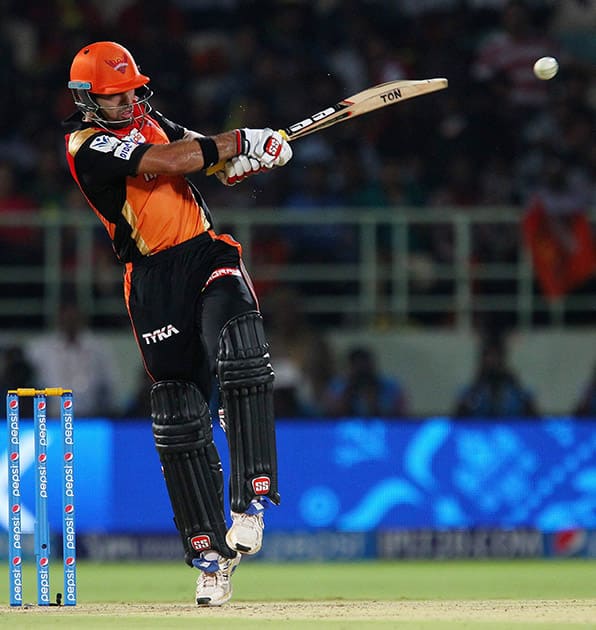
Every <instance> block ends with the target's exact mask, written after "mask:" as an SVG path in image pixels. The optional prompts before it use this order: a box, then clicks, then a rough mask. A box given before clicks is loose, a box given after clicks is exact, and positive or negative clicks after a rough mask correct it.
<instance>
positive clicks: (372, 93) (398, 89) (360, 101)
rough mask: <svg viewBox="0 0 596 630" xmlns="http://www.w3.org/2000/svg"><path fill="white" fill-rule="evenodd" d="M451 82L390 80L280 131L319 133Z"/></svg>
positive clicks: (300, 134) (209, 172)
mask: <svg viewBox="0 0 596 630" xmlns="http://www.w3.org/2000/svg"><path fill="white" fill-rule="evenodd" d="M447 84H448V82H447V79H445V78H436V79H420V80H400V81H388V82H387V83H380V84H379V85H375V86H373V87H370V88H368V89H366V90H363V91H362V92H358V93H357V94H354V95H353V96H349V97H348V98H344V99H343V100H341V101H339V103H336V104H335V105H333V106H332V107H327V108H326V109H323V110H321V111H320V112H317V113H316V114H312V116H309V117H308V118H305V119H304V120H301V121H300V122H297V123H294V124H293V125H290V126H289V127H286V128H285V129H280V130H279V132H280V133H281V134H282V135H283V136H284V137H285V138H286V140H288V141H290V142H291V141H293V140H297V139H298V138H303V137H304V136H307V135H309V134H311V133H314V132H315V131H321V130H322V129H326V128H327V127H331V126H332V125H336V124H337V123H340V122H344V121H346V120H349V119H352V118H356V117H357V116H361V115H362V114H366V113H368V112H372V111H374V110H376V109H381V108H382V107H387V106H388V105H394V104H396V103H401V102H402V101H406V100H408V99H410V98H414V97H415V96H421V95H422V94H430V93H431V92H437V91H438V90H444V89H445V88H446V87H447ZM223 167H224V160H222V161H220V162H218V163H217V164H214V165H213V166H211V167H210V168H208V169H207V175H212V174H213V173H216V172H217V171H220V170H221V169H223Z"/></svg>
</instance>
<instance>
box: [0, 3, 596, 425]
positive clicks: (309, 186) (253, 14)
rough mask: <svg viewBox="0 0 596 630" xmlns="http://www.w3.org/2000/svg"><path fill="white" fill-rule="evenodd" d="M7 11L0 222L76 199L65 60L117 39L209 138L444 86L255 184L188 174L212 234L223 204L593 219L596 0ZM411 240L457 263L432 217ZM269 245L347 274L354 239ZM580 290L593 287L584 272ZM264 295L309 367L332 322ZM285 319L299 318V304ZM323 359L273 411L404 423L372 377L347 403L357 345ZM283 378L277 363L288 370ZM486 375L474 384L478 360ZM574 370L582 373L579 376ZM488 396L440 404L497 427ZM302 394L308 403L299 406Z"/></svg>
mask: <svg viewBox="0 0 596 630" xmlns="http://www.w3.org/2000/svg"><path fill="white" fill-rule="evenodd" d="M0 8H1V10H2V21H1V24H0V50H1V56H2V64H1V66H0V81H1V85H2V88H3V94H4V97H3V98H2V99H1V100H0V213H2V212H4V211H6V212H8V211H14V210H18V211H19V212H22V213H23V214H24V215H25V214H26V213H36V212H39V211H48V210H52V209H59V210H61V211H69V209H71V210H72V212H80V211H81V209H82V208H83V207H84V203H83V200H82V199H81V197H80V193H79V192H78V190H77V189H76V187H75V186H74V185H73V183H72V180H71V178H70V175H69V174H68V171H67V167H66V161H65V158H64V148H63V137H62V132H61V128H60V122H61V120H62V119H64V118H66V117H67V116H68V115H69V114H70V113H71V112H72V111H73V103H72V97H71V95H70V93H69V91H68V90H67V88H66V83H67V81H68V70H69V67H70V63H71V61H72V58H73V56H74V54H75V53H76V52H77V51H78V50H79V49H80V48H81V47H82V46H84V45H85V44H87V43H89V42H92V41H97V40H114V41H118V42H119V43H122V44H123V45H125V46H126V47H128V48H129V49H130V50H131V52H132V53H133V55H134V57H135V58H136V60H137V62H138V63H139V65H140V66H141V70H142V71H143V72H144V73H146V74H148V75H149V76H150V77H151V87H152V88H153V89H154V90H155V96H154V98H153V101H152V103H153V106H154V107H155V108H156V109H158V110H160V111H161V112H162V113H164V114H165V115H166V117H168V118H171V119H172V120H174V121H176V122H179V123H181V124H183V125H184V126H186V127H188V128H192V129H196V130H198V131H200V132H202V133H205V134H210V133H217V132H219V131H223V130H227V129H232V128H235V127H238V126H251V127H262V126H271V127H274V128H279V127H284V126H287V125H289V124H291V123H293V122H296V121H299V120H301V119H303V118H304V117H305V116H307V115H309V114H310V113H312V112H315V111H318V110H320V109H323V108H325V107H327V106H329V105H331V104H334V103H335V102H337V101H339V100H340V99H341V98H343V97H346V96H349V95H351V94H354V93H355V92H358V91H360V90H362V89H365V88H366V87H369V86H371V85H373V84H376V83H381V82H385V81H391V80H395V79H421V78H430V77H447V78H448V79H449V88H448V90H447V91H445V92H442V93H440V96H439V95H431V96H428V97H423V98H420V99H416V100H415V101H410V102H408V103H403V104H402V105H400V106H399V107H391V108H387V109H386V110H381V111H380V112H377V113H375V114H374V115H370V116H367V117H362V118H360V119H357V120H355V121H353V122H352V123H350V124H347V125H339V126H337V127H334V130H333V132H331V131H329V132H327V133H321V134H314V135H313V136H310V137H309V138H306V139H304V140H301V141H300V142H296V143H295V144H294V145H293V148H294V152H295V156H294V160H293V162H292V167H291V168H288V169H280V170H279V171H277V172H273V173H271V174H267V175H266V177H267V179H266V180H265V179H264V177H265V176H259V177H257V178H254V181H253V182H250V183H248V182H247V183H245V184H244V185H240V186H236V187H234V188H231V189H230V188H225V187H223V186H221V184H220V183H219V182H218V181H216V179H215V178H206V177H204V176H202V175H199V176H193V179H194V180H195V181H196V183H197V184H198V186H199V188H200V190H201V192H202V193H203V195H204V196H205V198H206V200H207V203H208V204H209V206H210V208H211V210H212V212H213V214H214V218H215V221H216V224H217V216H218V209H220V208H227V209H230V208H232V209H233V208H239V209H246V210H247V211H251V210H252V211H254V212H258V211H259V209H260V208H263V207H266V208H275V209H278V210H279V211H283V210H284V209H293V210H301V211H312V212H317V211H318V210H320V209H321V208H336V207H341V208H353V209H358V208H362V209H363V211H365V210H364V209H371V208H391V207H396V206H407V207H409V208H418V209H419V210H420V212H421V213H424V212H425V210H427V209H441V208H445V209H449V208H452V207H458V208H460V209H467V210H468V211H469V212H474V211H478V210H479V209H481V208H482V207H495V206H509V207H516V208H519V212H520V220H521V217H522V214H523V212H524V211H525V210H526V209H527V208H529V207H531V206H532V204H535V203H536V202H537V201H536V200H539V202H540V204H541V206H542V207H543V208H545V209H546V211H547V213H549V214H550V215H551V216H553V217H555V218H556V219H557V220H562V221H563V223H564V220H565V218H566V217H570V216H577V214H578V213H579V214H582V213H589V212H590V211H591V209H592V208H593V207H594V203H595V201H596V184H595V182H596V179H595V177H594V176H595V175H596V148H595V145H594V142H593V136H592V133H593V128H594V116H595V112H596V72H595V68H596V63H595V62H596V37H594V35H595V32H596V3H592V2H586V1H583V0H566V1H565V2H558V1H555V0H552V1H546V0H541V1H538V0H536V1H532V0H527V1H525V2H521V1H513V2H512V1H506V0H403V1H400V2H396V1H389V0H313V1H310V2H307V1H302V0H279V1H274V0H212V1H210V0H172V1H169V2H159V3H157V2H143V1H139V0H82V1H74V0H70V1H69V0H47V1H44V2H41V1H34V0H32V1H29V2H20V1H17V0H1V1H0ZM545 55H549V56H555V57H557V58H558V59H559V63H560V65H561V71H560V73H559V76H558V77H557V78H556V80H553V81H550V82H547V81H538V80H537V79H536V78H535V77H534V76H533V74H532V71H531V69H532V65H533V63H534V61H535V60H536V59H538V58H539V57H542V56H545ZM85 211H87V210H85ZM517 232H518V227H517V226H514V227H513V228H510V227H503V228H502V229H494V226H493V228H491V227H490V226H486V227H484V228H483V227H482V226H481V227H479V228H478V229H477V230H476V231H475V233H474V239H473V243H472V255H473V256H474V258H475V259H476V260H481V261H485V262H486V261H487V262H496V263H507V262H511V261H513V260H515V258H516V257H517V256H518V249H517V242H518V236H517ZM419 236H420V238H419V240H418V241H416V240H415V242H414V244H413V247H418V248H420V250H421V251H424V253H425V254H426V255H427V256H428V257H429V258H430V259H432V260H433V261H437V262H441V261H448V260H450V259H452V258H453V256H454V251H453V234H452V233H451V232H450V231H449V229H446V228H445V227H444V226H440V225H439V226H436V227H435V228H432V229H429V230H425V231H424V233H421V234H420V235H419ZM267 237H268V240H267V241H266V242H265V243H264V253H263V256H264V257H265V259H267V258H268V257H269V258H270V259H271V260H274V259H275V257H276V256H277V255H278V254H279V252H280V251H282V252H283V256H284V257H285V259H287V260H288V261H289V262H298V263H300V262H301V261H302V260H308V261H313V260H315V261H318V262H321V263H325V262H331V261H338V260H345V261H348V262H349V260H350V256H351V255H352V253H353V250H354V248H355V245H354V242H353V234H351V233H350V232H349V230H345V229H343V228H340V227H337V228H336V229H334V228H333V226H331V227H329V229H328V230H316V231H313V230H309V229H308V228H307V227H304V228H303V229H302V230H291V231H288V230H285V231H284V230H283V229H279V230H276V231H274V232H273V233H270V234H268V235H267ZM95 246H96V247H97V250H98V251H97V252H96V253H95V261H96V264H97V265H105V266H106V267H108V268H110V267H111V266H113V265H115V263H114V261H113V259H112V253H111V250H110V246H109V244H108V240H107V237H105V238H104V235H103V234H101V235H100V236H98V243H97V244H96V245H95ZM65 247H66V248H67V249H68V247H74V245H73V244H70V245H69V243H68V242H67V243H66V245H65ZM38 255H39V254H38V249H37V246H36V243H35V237H34V236H33V235H32V232H31V231H30V230H28V229H27V228H26V227H25V226H24V227H23V228H22V229H19V230H11V231H10V232H5V231H4V230H2V229H1V228H0V264H2V265H6V264H26V263H27V262H28V261H31V260H32V259H35V258H36V257H38ZM579 290H581V291H583V292H584V293H585V294H586V295H592V294H593V292H594V290H595V286H594V279H593V277H588V278H587V280H586V282H584V283H583V284H582V286H581V288H580V289H579ZM263 297H264V299H263V310H264V311H265V312H266V313H268V312H270V313H271V315H272V318H273V321H272V323H271V330H272V344H273V347H274V350H275V346H276V344H277V346H278V348H279V349H280V352H279V354H280V356H281V357H282V358H283V355H285V354H287V353H286V351H285V347H284V344H285V345H286V346H287V345H288V343H289V340H290V339H291V338H293V339H301V338H302V337H301V336H300V335H298V334H297V330H300V326H302V327H303V329H305V330H306V332H305V333H304V334H305V335H306V336H307V337H308V338H309V339H312V338H314V339H316V340H317V341H316V347H317V348H320V349H321V350H320V351H319V350H317V357H318V355H319V353H321V354H324V353H323V348H324V347H325V339H324V330H320V329H319V327H318V322H317V319H316V318H310V319H308V321H305V322H302V323H297V322H295V321H294V322H291V323H286V322H283V323H282V322H280V321H278V320H275V319H274V315H275V313H276V312H277V311H276V305H277V303H279V302H280V301H281V302H283V296H282V298H277V297H276V296H273V295H271V297H270V298H269V296H268V295H265V296H263ZM294 297H295V296H294ZM269 299H270V301H269ZM276 300H277V302H276ZM290 308H291V309H292V311H291V312H292V313H296V312H300V308H299V306H298V308H297V309H296V307H295V306H291V307H290ZM592 314H593V309H590V310H589V312H588V313H587V314H584V322H586V321H587V322H588V323H592V322H593V316H592ZM419 323H422V324H424V323H425V322H424V321H422V322H419ZM119 324H122V322H119ZM284 335H285V336H286V338H284ZM486 346H487V347H488V346H490V348H492V350H493V352H492V354H491V353H490V352H489V351H488V350H487V354H489V355H490V356H494V354H495V353H496V355H498V356H499V357H501V359H502V360H503V361H505V363H506V358H505V359H503V357H502V354H503V352H502V350H503V343H502V340H499V341H498V342H495V341H494V339H491V340H490V341H487V342H486ZM304 347H308V346H307V345H306V346H304ZM483 347H484V346H483ZM495 348H497V349H496V350H495ZM9 350H10V352H13V351H14V349H13V348H11V349H9ZM17 351H18V349H17ZM17 354H18V352H17ZM313 356H314V355H312V356H311V357H310V358H313ZM483 356H484V354H483ZM10 358H11V357H10V356H9V359H10ZM12 358H13V359H14V356H13V357H12ZM17 358H18V357H17ZM30 358H31V360H33V361H34V357H30ZM328 359H329V360H328V361H327V362H325V361H318V363H320V365H317V366H315V365H312V366H311V365H306V364H307V363H308V360H309V357H308V356H307V357H304V359H303V361H302V363H300V369H301V370H302V371H303V373H307V374H309V375H310V377H311V378H309V382H308V383H304V382H303V383H302V386H301V388H302V389H301V392H298V394H299V395H298V396H297V392H296V391H290V392H282V391H281V390H282V389H283V388H282V387H280V388H279V393H280V396H279V401H278V404H279V409H280V412H281V413H282V414H283V413H284V411H283V410H284V409H286V408H287V411H288V413H289V414H304V415H309V414H318V413H324V414H327V415H346V414H348V412H352V411H353V412H354V413H359V414H363V415H374V414H375V413H377V414H378V415H386V416H390V415H404V414H405V413H407V411H406V410H407V402H406V400H407V395H406V394H405V393H404V392H403V391H401V390H400V386H399V383H393V384H391V383H386V382H384V383H380V382H378V381H377V382H376V385H375V386H374V387H371V389H370V390H369V391H368V393H363V392H361V393H360V394H358V395H356V394H355V393H354V391H353V388H351V386H350V383H351V381H350V378H349V373H350V370H355V371H356V373H358V371H359V370H360V371H362V370H364V372H368V373H369V374H373V373H374V372H375V370H374V357H371V355H370V352H369V351H367V349H366V348H360V347H358V348H353V349H352V350H351V351H350V353H349V355H347V356H346V357H342V368H341V369H337V370H336V372H335V373H329V372H330V370H331V366H333V365H335V364H336V362H334V361H333V360H332V358H331V357H328ZM338 359H339V358H338ZM344 359H345V360H344ZM480 363H482V362H481V361H479V364H480ZM285 368H286V365H285V363H284V362H283V361H280V366H279V368H278V371H279V372H280V374H281V375H282V376H283V370H284V369H285ZM294 368H295V364H294V365H292V364H291V363H290V364H288V366H287V369H288V370H290V371H291V370H292V369H294ZM344 368H345V369H344ZM320 371H327V372H328V373H326V374H319V372H320ZM5 372H6V370H5ZM8 372H9V374H8V378H9V380H10V379H12V380H16V376H15V374H16V373H15V372H14V371H11V370H8ZM479 374H484V372H483V370H482V369H480V367H479ZM395 378H396V380H397V375H395ZM478 378H481V377H480V376H479V377H478ZM585 378H586V375H585V374H584V375H578V381H579V380H581V381H582V382H583V380H584V379H585ZM4 380H5V381H6V378H5V379H4ZM289 380H290V381H291V380H292V379H289ZM506 380H507V379H506ZM282 381H283V378H282ZM292 382H293V381H292ZM360 382H369V379H368V378H361V379H360ZM508 382H509V385H511V380H509V381H508ZM15 384H16V383H15ZM21 384H22V383H21ZM104 385H105V384H103V385H102V387H103V386H104ZM305 387H306V389H307V390H308V391H307V393H306V394H305V393H304V388H305ZM481 389H482V388H480V389H476V390H475V393H474V391H471V390H466V392H462V394H461V396H462V400H458V401H457V402H455V401H454V405H453V410H451V411H453V413H454V414H457V415H466V414H467V413H473V411H472V412H471V411H470V409H472V410H475V412H477V413H480V412H482V413H484V414H485V415H491V412H490V409H491V402H490V400H489V398H490V396H489V394H488V393H487V391H489V390H490V388H489V390H487V391H484V390H482V391H481ZM490 391H492V390H490ZM499 391H502V390H501V389H500V390H499ZM373 392H374V393H373ZM282 394H283V395H282ZM286 394H287V395H286ZM296 396H297V397H296ZM371 397H372V398H375V400H376V402H375V403H374V404H373V403H372V402H371ZM466 397H467V398H466ZM487 397H488V398H487ZM593 397H594V396H593V394H592V398H593ZM514 398H515V397H514V396H513V394H511V395H510V396H509V398H508V403H507V404H508V405H509V407H508V408H509V409H513V410H515V413H518V414H521V415H532V414H536V413H538V411H537V409H536V407H535V406H534V403H533V402H532V401H531V400H529V399H528V396H526V395H525V394H520V395H519V396H517V398H515V400H514ZM102 399H103V400H105V397H103V398H102V395H100V396H99V399H98V400H102ZM464 399H465V400H464ZM366 400H369V402H368V403H367V402H366ZM586 400H587V398H586ZM313 401H318V403H320V405H319V407H318V408H316V409H313V408H312V406H309V405H312V402H313ZM322 401H325V402H324V404H323V402H322ZM350 401H351V402H350ZM381 401H382V402H381ZM472 401H475V402H472ZM137 402H138V401H137ZM139 404H141V403H139ZM582 404H584V403H581V402H580V401H579V400H578V403H577V407H576V409H574V410H570V412H572V411H574V412H577V413H579V412H580V409H583V410H584V411H585V408H586V407H585V404H584V407H581V405H582ZM591 404H592V407H591V409H592V410H594V401H592V402H591ZM284 405H285V407H284ZM474 405H475V406H474ZM500 409H501V412H502V409H503V407H501V408H500ZM367 410H368V411H367ZM446 411H447V410H446ZM584 411H582V413H583V412H584ZM101 412H106V413H108V412H109V410H105V409H103V410H101ZM515 413H512V415H515Z"/></svg>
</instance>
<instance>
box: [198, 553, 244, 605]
mask: <svg viewBox="0 0 596 630" xmlns="http://www.w3.org/2000/svg"><path fill="white" fill-rule="evenodd" d="M215 555H216V558H215V559H210V560H207V559H205V558H201V559H198V558H197V561H196V562H195V561H193V564H194V566H196V567H197V568H198V569H200V570H201V575H200V576H199V577H198V578H197V592H196V599H197V606H221V605H222V604H225V603H226V602H228V601H230V598H231V597H232V573H234V571H235V570H236V567H237V566H238V565H239V564H240V560H241V558H242V556H241V555H240V554H237V555H236V557H235V558H224V557H223V556H220V555H219V554H215Z"/></svg>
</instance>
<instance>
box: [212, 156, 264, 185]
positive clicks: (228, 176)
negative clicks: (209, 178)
mask: <svg viewBox="0 0 596 630" xmlns="http://www.w3.org/2000/svg"><path fill="white" fill-rule="evenodd" d="M265 168H266V167H264V166H263V165H262V164H261V162H259V160H257V159H256V158H251V157H248V156H246V155H238V156H236V157H233V158H231V159H230V160H226V163H225V164H224V167H223V169H222V170H221V171H217V172H216V173H215V177H217V179H219V181H220V182H221V183H222V184H224V186H234V185H236V184H237V183H238V182H241V181H242V180H243V179H246V178H247V177H250V176H251V175H256V174H257V173H260V172H261V171H264V170H265Z"/></svg>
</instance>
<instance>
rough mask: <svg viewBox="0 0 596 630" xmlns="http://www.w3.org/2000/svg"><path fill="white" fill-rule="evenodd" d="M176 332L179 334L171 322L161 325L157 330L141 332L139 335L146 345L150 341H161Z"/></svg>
mask: <svg viewBox="0 0 596 630" xmlns="http://www.w3.org/2000/svg"><path fill="white" fill-rule="evenodd" d="M178 334H180V331H179V330H178V329H177V328H176V327H175V326H173V325H172V324H167V325H166V326H162V327H161V328H158V329H157V330H153V331H151V332H148V333H143V334H142V335H141V337H143V339H144V340H145V343H146V344H147V345H151V344H152V343H158V342H159V341H163V340H164V339H169V338H170V337H171V336H172V335H178Z"/></svg>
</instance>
